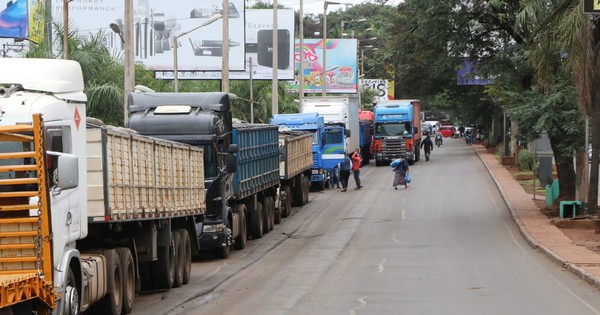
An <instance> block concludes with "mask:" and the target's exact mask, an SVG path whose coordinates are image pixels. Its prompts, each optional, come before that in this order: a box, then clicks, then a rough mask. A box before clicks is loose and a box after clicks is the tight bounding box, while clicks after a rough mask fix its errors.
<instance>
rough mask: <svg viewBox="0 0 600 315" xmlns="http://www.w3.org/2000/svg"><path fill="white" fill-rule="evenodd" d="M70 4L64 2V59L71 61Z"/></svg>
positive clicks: (68, 0) (69, 0)
mask: <svg viewBox="0 0 600 315" xmlns="http://www.w3.org/2000/svg"><path fill="white" fill-rule="evenodd" d="M69 2H71V0H63V59H69Z"/></svg>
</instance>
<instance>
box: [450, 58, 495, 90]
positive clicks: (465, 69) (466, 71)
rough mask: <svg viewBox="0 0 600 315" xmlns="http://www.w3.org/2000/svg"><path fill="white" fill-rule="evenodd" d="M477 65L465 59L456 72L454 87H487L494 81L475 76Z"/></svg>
mask: <svg viewBox="0 0 600 315" xmlns="http://www.w3.org/2000/svg"><path fill="white" fill-rule="evenodd" d="M478 70H479V64H478V63H475V64H474V63H473V62H472V61H470V60H467V59H465V60H464V64H463V66H462V67H461V68H459V69H458V71H457V78H456V85H489V84H493V83H494V80H493V79H489V78H483V77H481V76H479V75H477V71H478Z"/></svg>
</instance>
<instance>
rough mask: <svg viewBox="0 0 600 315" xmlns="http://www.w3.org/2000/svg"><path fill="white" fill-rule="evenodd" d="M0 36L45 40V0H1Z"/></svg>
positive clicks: (37, 41) (35, 40)
mask: <svg viewBox="0 0 600 315" xmlns="http://www.w3.org/2000/svg"><path fill="white" fill-rule="evenodd" d="M0 3H3V4H4V5H3V6H2V7H0V37H2V38H15V39H28V40H30V41H32V42H34V43H40V42H42V41H43V40H44V12H45V10H44V8H45V5H44V0H8V1H3V2H0Z"/></svg>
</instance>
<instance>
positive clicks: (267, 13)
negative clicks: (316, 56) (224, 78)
mask: <svg viewBox="0 0 600 315" xmlns="http://www.w3.org/2000/svg"><path fill="white" fill-rule="evenodd" d="M277 28H278V33H277V34H278V37H277V43H278V45H277V56H278V58H277V68H278V71H277V79H279V80H293V79H294V69H293V67H292V61H293V60H294V59H293V58H294V51H293V50H292V47H293V44H294V11H293V10H283V9H279V10H277ZM245 48H246V69H245V71H231V72H229V79H230V80H248V79H250V69H252V79H254V80H271V79H273V53H274V50H273V10H271V9H264V10H246V42H245ZM155 77H156V78H157V79H173V71H156V72H155ZM178 79H210V80H219V79H221V72H220V71H219V72H204V71H186V72H182V71H180V74H179V76H178Z"/></svg>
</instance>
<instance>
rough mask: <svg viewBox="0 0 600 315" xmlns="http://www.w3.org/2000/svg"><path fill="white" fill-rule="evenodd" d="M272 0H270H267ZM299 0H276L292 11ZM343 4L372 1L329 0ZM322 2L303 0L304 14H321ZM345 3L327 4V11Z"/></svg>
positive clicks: (391, 0)
mask: <svg viewBox="0 0 600 315" xmlns="http://www.w3.org/2000/svg"><path fill="white" fill-rule="evenodd" d="M268 1H269V2H272V0H268ZM300 1H301V0H277V3H278V4H279V5H280V6H285V7H287V8H290V9H294V11H298V10H300ZM331 1H335V2H339V3H344V4H359V3H369V2H373V1H370V0H331ZM400 2H403V1H402V0H389V1H388V3H387V4H388V5H394V6H395V5H397V4H398V3H400ZM323 3H324V0H304V14H305V15H306V14H309V13H312V14H315V15H318V14H323ZM345 7H346V6H345V5H329V6H327V12H332V11H337V10H339V9H340V8H345Z"/></svg>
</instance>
